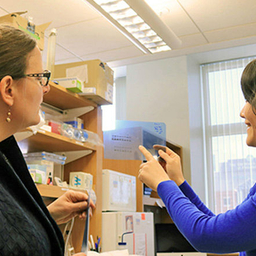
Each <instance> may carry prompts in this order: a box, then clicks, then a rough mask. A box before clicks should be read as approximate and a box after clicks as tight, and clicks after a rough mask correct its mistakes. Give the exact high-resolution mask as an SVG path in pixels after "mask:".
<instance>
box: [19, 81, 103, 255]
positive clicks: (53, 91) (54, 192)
mask: <svg viewBox="0 0 256 256" xmlns="http://www.w3.org/2000/svg"><path fill="white" fill-rule="evenodd" d="M44 103H47V104H48V105H51V106H53V107H55V108H58V109H60V110H61V111H63V112H65V111H70V110H74V109H77V108H81V109H83V108H87V107H89V110H90V111H89V112H87V113H85V114H82V115H81V116H79V117H80V118H82V119H83V121H84V128H85V129H86V130H88V131H91V132H94V133H97V134H98V135H99V137H100V139H102V138H103V135H102V112H101V108H100V107H99V106H98V105H97V104H95V103H94V102H92V101H90V100H87V99H85V98H83V97H81V96H79V95H77V94H74V93H71V92H69V91H67V90H66V89H65V88H63V87H61V86H59V85H56V84H54V83H53V82H50V92H49V93H48V94H46V95H45V96H44ZM17 138H20V139H17V140H18V143H19V146H20V148H21V150H22V151H25V152H38V151H47V152H54V153H59V152H63V153H65V152H68V153H70V154H71V155H72V153H73V156H72V157H71V160H69V161H68V163H67V164H65V166H64V180H65V181H67V182H69V173H70V172H71V171H82V172H87V173H90V174H92V175H93V189H94V191H95V193H96V196H97V203H96V209H95V210H94V212H93V216H92V217H91V219H90V229H89V233H90V234H91V235H93V237H94V239H95V240H96V237H97V236H99V237H101V222H102V217H101V212H102V202H101V194H102V188H101V187H102V174H101V171H102V158H103V147H102V146H98V145H94V144H91V143H82V142H78V141H76V140H74V139H70V138H67V137H65V136H62V135H59V134H55V133H51V132H48V131H45V130H39V131H38V132H37V133H36V134H33V132H32V131H31V130H30V129H29V128H28V129H27V130H25V131H24V132H23V133H21V134H17ZM74 155H77V156H76V157H74ZM37 188H38V190H39V192H40V194H41V195H42V197H44V198H46V201H48V202H49V201H51V200H53V199H55V198H58V197H59V196H61V195H62V194H63V193H65V191H66V189H63V188H60V187H56V186H47V185H42V184H41V185H37ZM84 227H85V222H84V221H81V220H79V218H76V219H75V223H74V228H73V232H72V240H73V241H72V242H73V246H74V248H75V252H80V251H81V246H82V239H83V233H84Z"/></svg>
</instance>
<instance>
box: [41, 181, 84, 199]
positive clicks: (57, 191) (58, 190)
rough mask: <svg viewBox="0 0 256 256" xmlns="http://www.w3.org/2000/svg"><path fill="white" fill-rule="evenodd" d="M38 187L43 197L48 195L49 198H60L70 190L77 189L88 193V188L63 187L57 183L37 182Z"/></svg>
mask: <svg viewBox="0 0 256 256" xmlns="http://www.w3.org/2000/svg"><path fill="white" fill-rule="evenodd" d="M36 187H37V190H38V191H39V193H40V195H41V196H42V197H48V198H58V197H60V196H62V195H63V194H64V193H65V192H67V191H68V190H75V191H79V192H83V193H87V192H86V190H81V189H73V188H72V189H69V188H62V187H58V186H56V185H46V184H36Z"/></svg>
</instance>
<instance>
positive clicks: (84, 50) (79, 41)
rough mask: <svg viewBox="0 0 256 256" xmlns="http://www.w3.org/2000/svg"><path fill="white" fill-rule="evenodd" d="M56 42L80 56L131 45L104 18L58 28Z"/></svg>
mask: <svg viewBox="0 0 256 256" xmlns="http://www.w3.org/2000/svg"><path fill="white" fill-rule="evenodd" d="M57 43H58V44H60V45H62V46H63V47H64V48H67V49H72V51H73V52H74V53H75V54H77V55H81V56H82V55H87V54H92V53H96V52H103V51H110V50H114V49H118V48H123V47H127V46H132V45H133V44H132V43H131V42H130V41H129V40H127V38H126V37H125V36H124V35H123V34H121V33H120V32H119V31H118V30H117V29H116V28H114V27H113V26H112V25H111V24H110V23H109V22H106V21H105V19H104V18H99V19H97V21H96V20H89V21H86V22H81V23H78V24H73V25H70V26H65V27H61V28H59V29H58V30H57Z"/></svg>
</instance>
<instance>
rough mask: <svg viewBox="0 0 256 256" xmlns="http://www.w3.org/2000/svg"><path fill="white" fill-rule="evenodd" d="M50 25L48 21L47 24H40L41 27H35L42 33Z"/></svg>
mask: <svg viewBox="0 0 256 256" xmlns="http://www.w3.org/2000/svg"><path fill="white" fill-rule="evenodd" d="M51 23H52V22H51V21H50V22H47V23H44V24H41V25H37V27H38V28H39V29H40V30H42V31H44V30H45V29H46V28H48V27H49V26H50V24H51Z"/></svg>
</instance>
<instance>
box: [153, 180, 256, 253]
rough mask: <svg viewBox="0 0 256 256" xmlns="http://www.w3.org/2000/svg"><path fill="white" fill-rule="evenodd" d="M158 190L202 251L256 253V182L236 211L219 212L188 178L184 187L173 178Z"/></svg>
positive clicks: (169, 210) (189, 236) (189, 239)
mask: <svg viewBox="0 0 256 256" xmlns="http://www.w3.org/2000/svg"><path fill="white" fill-rule="evenodd" d="M157 192H158V194H159V196H160V197H161V198H162V200H163V202H164V203H165V205H166V208H167V210H168V212H169V214H170V216H171V218H172V220H173V221H174V222H175V224H176V225H177V227H178V229H179V230H180V232H181V233H182V234H183V235H184V236H185V237H186V238H187V240H188V241H189V242H190V243H191V244H192V245H193V247H194V248H196V249H197V250H198V251H200V252H208V253H232V252H242V253H240V255H247V256H251V255H256V184H255V185H254V186H253V187H252V188H251V190H250V193H249V194H248V196H247V198H246V199H245V200H244V201H243V202H242V203H241V204H240V205H238V206H237V207H236V208H235V209H234V210H229V211H227V212H225V213H221V214H218V215H215V214H213V213H212V212H211V211H210V210H209V209H208V208H207V207H206V206H205V205H204V204H203V203H202V201H201V200H200V199H199V197H198V196H197V195H196V194H195V192H194V191H193V190H192V188H191V187H190V186H189V184H188V183H187V182H186V181H185V182H184V183H183V184H181V185H180V187H178V186H177V185H176V184H175V182H174V181H171V180H170V181H164V182H161V183H160V184H159V185H158V188H157ZM243 251H246V254H245V253H243Z"/></svg>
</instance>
